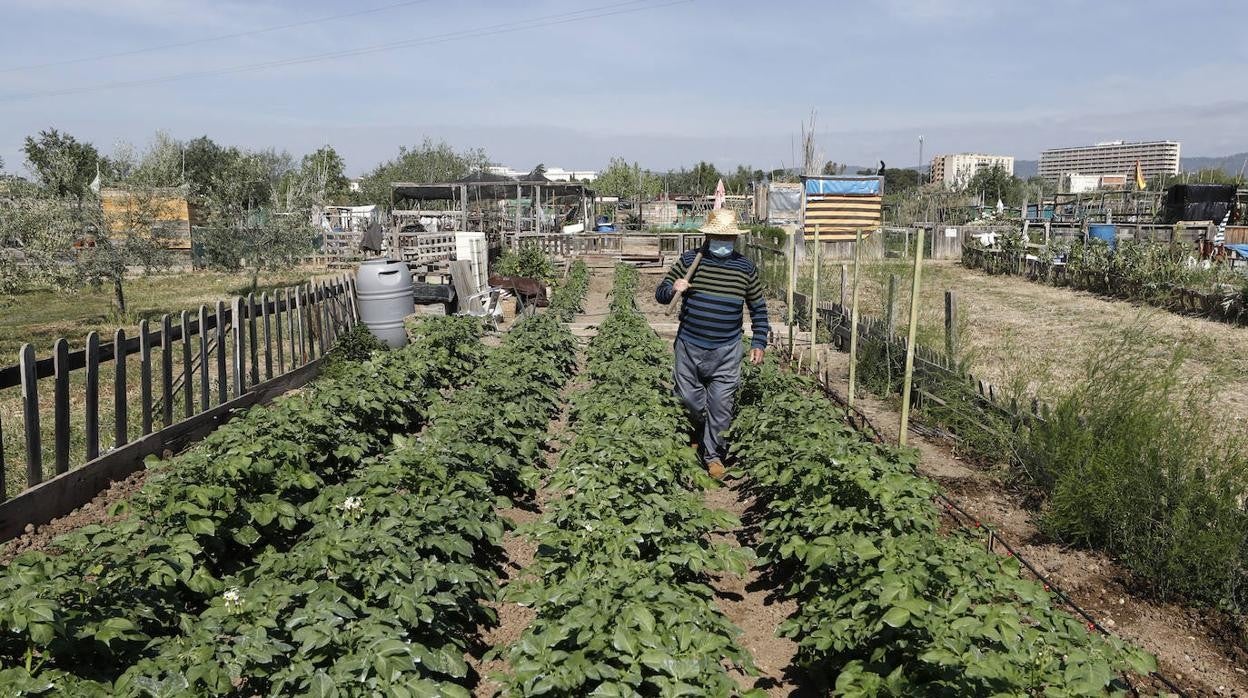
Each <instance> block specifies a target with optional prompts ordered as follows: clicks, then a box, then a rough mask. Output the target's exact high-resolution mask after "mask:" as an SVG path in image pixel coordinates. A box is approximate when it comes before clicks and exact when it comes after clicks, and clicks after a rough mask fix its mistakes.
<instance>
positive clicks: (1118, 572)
mask: <svg viewBox="0 0 1248 698" xmlns="http://www.w3.org/2000/svg"><path fill="white" fill-rule="evenodd" d="M824 356H825V358H826V363H825V364H824V365H825V366H826V367H827V370H828V375H829V386H830V387H831V389H832V390H833V391H834V392H836V393H837V394H839V395H842V396H843V395H844V394H845V393H846V390H847V382H848V381H847V379H846V376H847V375H848V369H849V361H848V355H846V354H842V353H840V352H837V351H835V350H832V351H829V352H827V353H826V354H825V355H824ZM857 407H859V409H861V410H862V412H863V413H864V414H866V415H867V417H868V418H869V419H870V420H871V422H872V423H873V425H874V426H875V427H876V429H878V430H879V431H880V432H881V434H882V435H883V436H884V438H886V439H891V440H894V441H895V440H896V438H897V430H898V428H899V424H900V414H899V413H898V412H897V410H896V409H894V408H893V406H892V405H891V404H890V403H887V402H884V401H881V400H878V399H876V398H874V397H871V396H861V397H859V399H858V400H857ZM909 443H910V445H911V446H914V447H916V448H917V449H918V450H919V451H920V453H921V455H922V459H921V461H920V465H919V469H920V471H921V472H922V473H923V474H925V475H927V476H928V477H931V478H932V479H934V480H936V481H937V482H939V483H940V484H941V487H942V488H943V489H944V491H945V493H946V494H948V495H949V496H950V497H952V498H953V499H955V500H957V501H958V502H959V503H960V504H961V506H962V507H963V508H965V509H966V510H967V511H968V512H970V513H971V514H972V515H974V516H976V517H978V518H979V519H980V520H981V521H983V522H984V523H986V524H987V525H989V526H991V527H992V528H993V529H995V530H996V531H998V532H999V533H1000V534H1001V535H1002V536H1003V537H1004V538H1005V539H1006V540H1007V541H1008V542H1010V544H1011V545H1013V546H1015V548H1017V549H1018V550H1019V552H1020V554H1021V555H1022V556H1023V557H1024V558H1025V559H1027V560H1028V561H1030V562H1031V563H1032V564H1033V565H1035V566H1036V567H1037V569H1039V570H1040V571H1041V572H1042V573H1043V574H1044V575H1045V576H1046V577H1049V578H1050V579H1052V580H1053V581H1054V582H1055V583H1057V584H1058V585H1059V586H1060V587H1061V588H1062V590H1063V591H1065V592H1066V593H1067V594H1068V595H1069V596H1070V597H1071V598H1072V599H1073V600H1074V601H1075V602H1076V603H1078V604H1079V605H1080V606H1081V607H1083V608H1084V610H1086V611H1088V612H1089V613H1090V614H1091V615H1092V616H1093V617H1094V618H1096V619H1097V620H1098V621H1099V622H1100V623H1101V624H1102V625H1103V626H1105V627H1106V628H1108V629H1109V630H1110V631H1111V632H1113V633H1115V634H1117V635H1119V636H1121V637H1123V638H1125V639H1127V640H1129V641H1131V642H1134V643H1136V644H1137V645H1139V646H1140V647H1143V648H1144V649H1146V650H1148V651H1149V652H1152V653H1154V654H1155V655H1157V657H1158V660H1159V662H1160V669H1161V672H1162V673H1163V674H1164V675H1165V676H1166V677H1167V678H1169V679H1170V680H1172V681H1175V682H1176V683H1177V684H1178V685H1179V686H1180V687H1181V688H1183V689H1184V690H1187V691H1190V692H1191V694H1192V695H1226V696H1229V695H1236V696H1248V654H1245V653H1244V651H1243V650H1242V649H1238V648H1237V647H1236V643H1235V641H1234V638H1233V637H1232V638H1229V639H1228V638H1226V637H1225V635H1224V633H1223V631H1220V630H1219V629H1218V628H1217V627H1216V621H1215V622H1212V623H1211V618H1209V617H1207V616H1206V614H1204V613H1202V612H1201V611H1198V610H1193V609H1189V608H1184V607H1182V606H1179V605H1177V604H1170V603H1159V602H1156V601H1152V600H1150V599H1148V598H1145V597H1143V596H1141V595H1140V594H1138V593H1136V592H1135V591H1133V590H1132V589H1131V588H1130V587H1129V586H1128V580H1129V578H1130V575H1129V573H1128V572H1126V570H1124V569H1123V568H1122V567H1121V566H1119V565H1118V564H1116V563H1115V562H1114V561H1113V560H1112V559H1110V558H1109V557H1108V556H1105V555H1103V554H1099V553H1096V552H1092V551H1087V550H1077V549H1072V548H1066V547H1063V546H1060V545H1057V544H1055V543H1053V542H1051V541H1049V540H1046V539H1045V537H1044V536H1043V535H1042V534H1041V533H1040V532H1039V531H1038V530H1037V529H1036V527H1035V525H1034V524H1033V523H1032V520H1031V514H1030V512H1029V511H1028V510H1027V509H1026V508H1025V507H1024V506H1023V504H1022V503H1021V502H1020V501H1019V498H1018V497H1016V496H1015V495H1014V494H1013V493H1011V492H1010V491H1009V490H1008V489H1006V488H1005V487H1004V486H1003V485H1002V484H1001V481H1000V480H999V478H997V477H996V476H994V475H993V474H992V473H991V472H986V471H984V470H981V469H978V468H975V467H972V466H971V465H969V464H967V463H966V462H964V461H962V460H960V459H959V458H957V457H956V456H954V455H952V452H951V450H950V449H949V447H948V446H947V445H946V444H943V443H939V442H936V441H934V440H932V439H929V438H927V437H925V436H923V435H920V434H918V433H915V432H914V431H913V430H912V431H911V433H910V435H909Z"/></svg>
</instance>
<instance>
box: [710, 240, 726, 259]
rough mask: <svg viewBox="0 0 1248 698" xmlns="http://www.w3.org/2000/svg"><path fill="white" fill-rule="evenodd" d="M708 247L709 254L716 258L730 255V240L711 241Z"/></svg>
mask: <svg viewBox="0 0 1248 698" xmlns="http://www.w3.org/2000/svg"><path fill="white" fill-rule="evenodd" d="M708 247H709V248H710V250H711V254H713V255H715V256H716V257H727V256H728V255H730V254H732V240H711V242H710V243H709V244H708Z"/></svg>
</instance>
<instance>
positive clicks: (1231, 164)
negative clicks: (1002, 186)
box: [1014, 153, 1248, 179]
mask: <svg viewBox="0 0 1248 698" xmlns="http://www.w3.org/2000/svg"><path fill="white" fill-rule="evenodd" d="M1245 159H1248V153H1235V154H1234V155H1223V156H1221V157H1195V158H1180V159H1179V169H1180V170H1182V171H1184V172H1195V171H1197V170H1205V169H1210V168H1213V169H1218V170H1222V171H1223V172H1225V173H1227V174H1230V175H1237V174H1239V169H1240V168H1241V167H1243V166H1244V160H1245ZM1039 171H1040V161H1039V160H1015V161H1014V176H1015V177H1018V178H1020V179H1027V178H1028V177H1035V176H1036V173H1038V172H1039Z"/></svg>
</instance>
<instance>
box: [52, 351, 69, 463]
mask: <svg viewBox="0 0 1248 698" xmlns="http://www.w3.org/2000/svg"><path fill="white" fill-rule="evenodd" d="M52 361H53V366H54V369H55V376H56V377H55V379H54V380H55V383H54V385H55V389H54V392H53V394H52V420H53V421H52V430H53V434H54V437H53V438H54V439H55V440H56V444H55V448H56V452H55V453H56V461H55V466H56V474H57V475H60V474H61V473H63V472H66V471H67V470H69V342H68V341H67V340H66V339H65V338H64V337H62V338H60V339H58V340H56V344H54V345H53V347H52Z"/></svg>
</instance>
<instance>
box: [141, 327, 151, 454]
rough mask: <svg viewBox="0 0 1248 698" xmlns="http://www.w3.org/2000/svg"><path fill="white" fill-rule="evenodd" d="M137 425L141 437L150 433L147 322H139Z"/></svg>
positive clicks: (149, 370) (149, 363) (149, 375)
mask: <svg viewBox="0 0 1248 698" xmlns="http://www.w3.org/2000/svg"><path fill="white" fill-rule="evenodd" d="M139 404H140V405H141V408H142V410H143V412H142V414H140V415H139V423H140V424H141V425H142V426H143V435H144V436H147V435H148V434H150V433H152V333H151V330H150V329H148V325H147V320H139Z"/></svg>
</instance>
